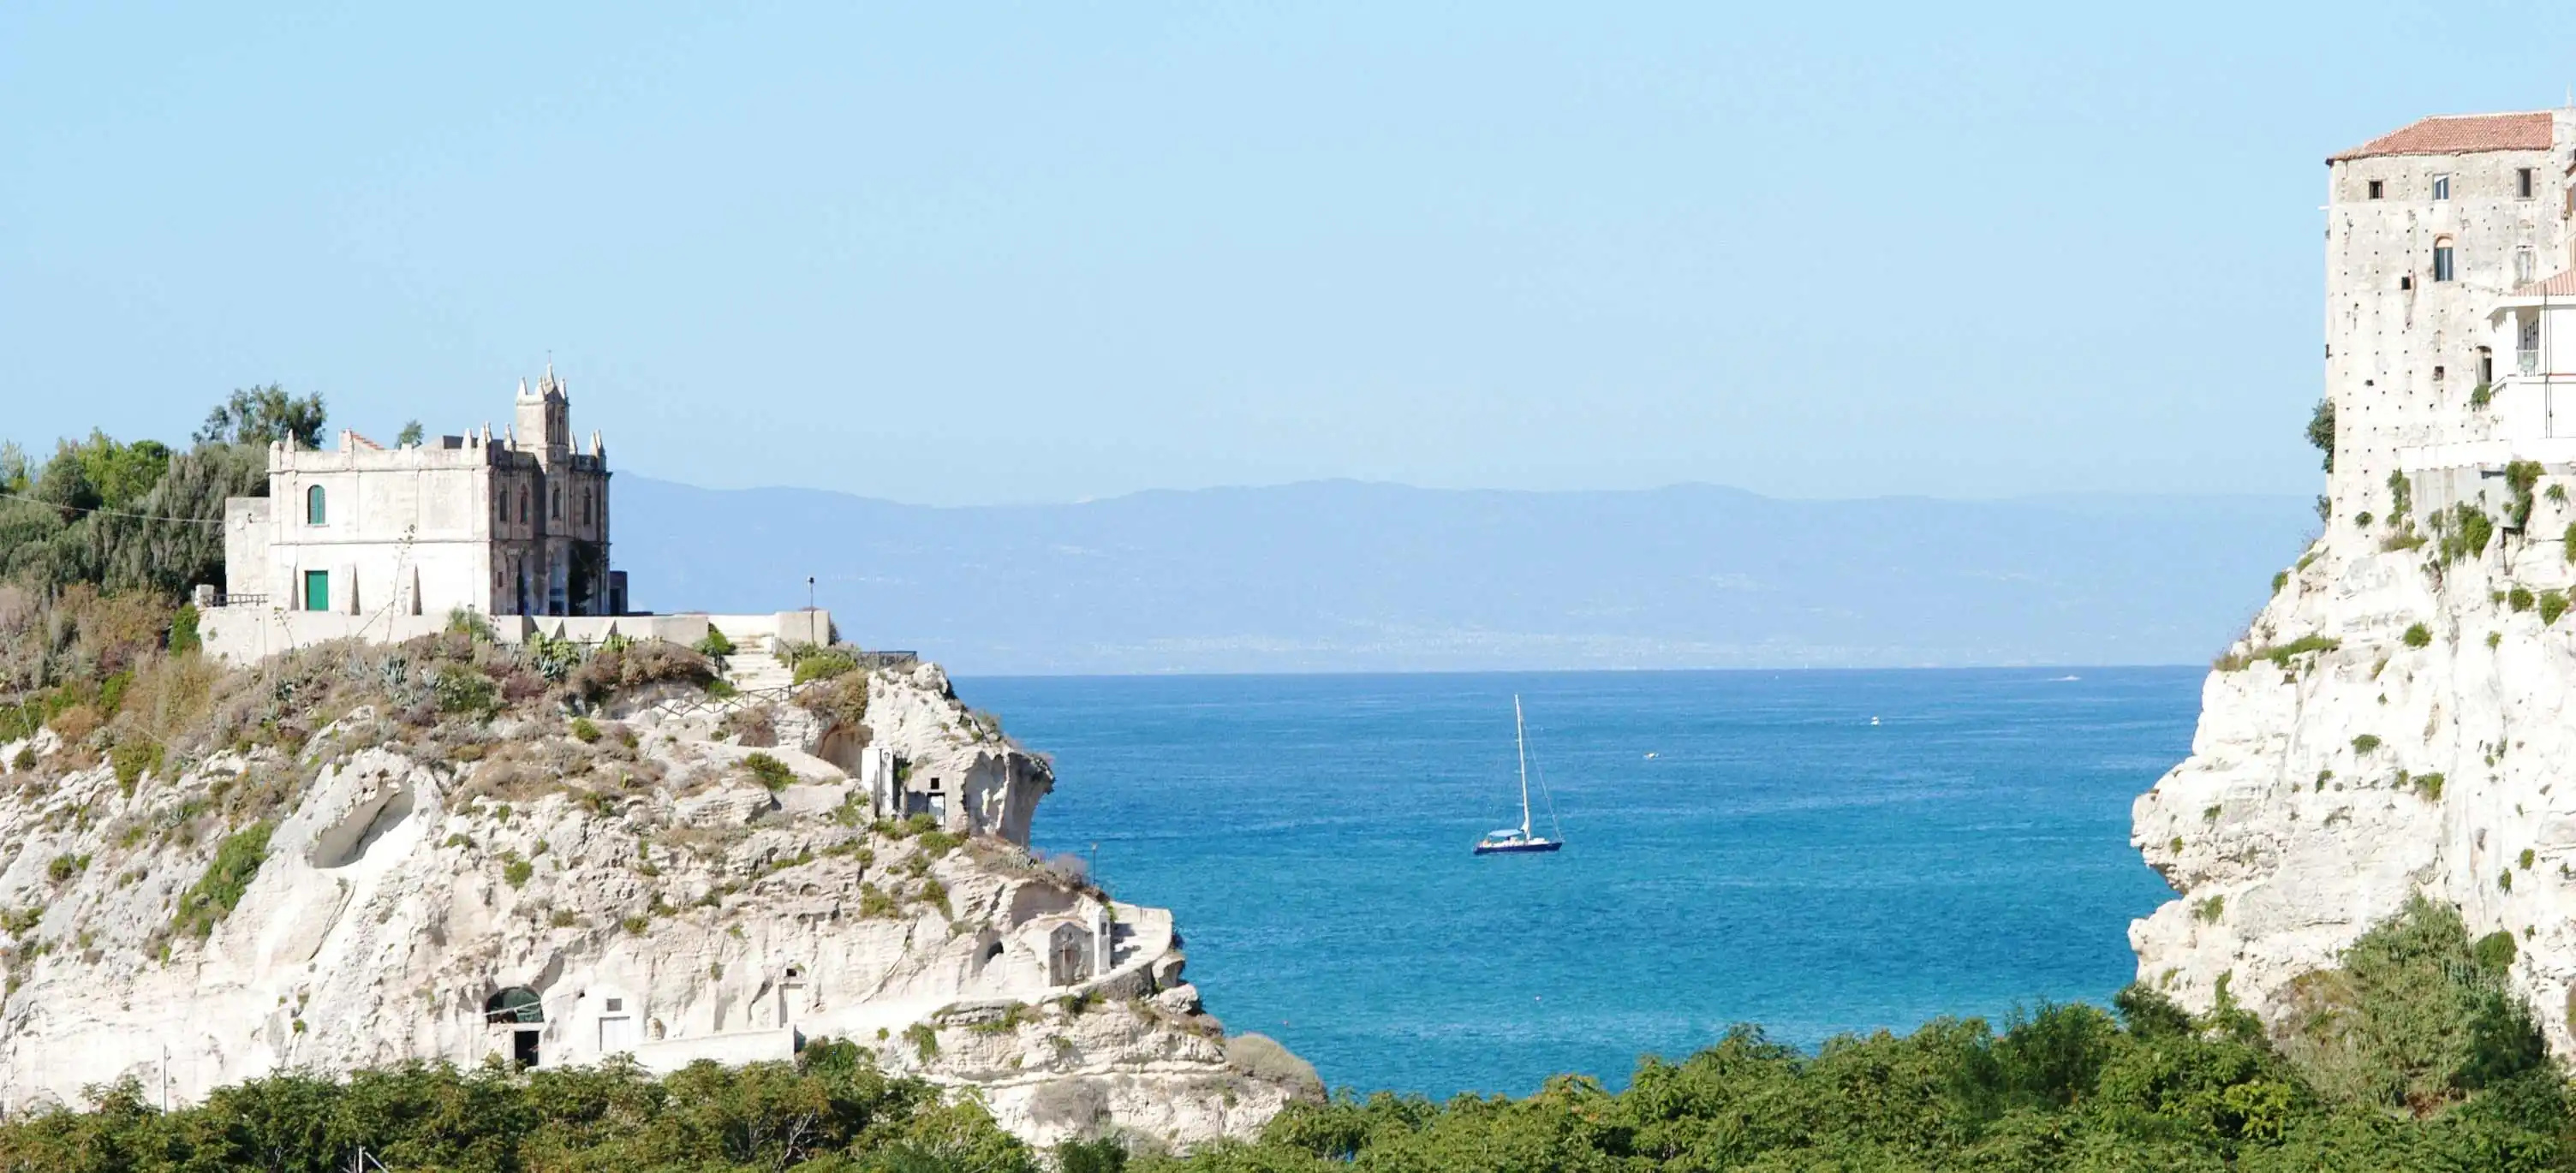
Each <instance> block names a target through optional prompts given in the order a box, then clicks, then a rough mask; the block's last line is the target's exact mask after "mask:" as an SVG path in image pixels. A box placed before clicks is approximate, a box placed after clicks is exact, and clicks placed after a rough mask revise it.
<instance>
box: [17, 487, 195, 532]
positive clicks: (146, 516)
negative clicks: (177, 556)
mask: <svg viewBox="0 0 2576 1173" xmlns="http://www.w3.org/2000/svg"><path fill="white" fill-rule="evenodd" d="M0 498H6V499H8V500H11V501H25V502H28V503H30V504H35V505H42V506H45V507H46V508H48V509H69V510H71V511H72V512H74V513H101V514H105V515H107V516H109V517H131V518H133V519H135V520H136V521H175V522H178V523H180V524H182V525H222V524H223V523H224V519H223V518H220V517H168V516H164V515H162V514H158V513H129V512H127V511H125V510H122V509H109V508H106V507H105V506H99V507H96V508H84V507H82V506H79V505H57V504H55V503H53V502H51V501H46V500H43V499H41V498H37V497H30V496H28V495H26V494H25V493H9V492H0Z"/></svg>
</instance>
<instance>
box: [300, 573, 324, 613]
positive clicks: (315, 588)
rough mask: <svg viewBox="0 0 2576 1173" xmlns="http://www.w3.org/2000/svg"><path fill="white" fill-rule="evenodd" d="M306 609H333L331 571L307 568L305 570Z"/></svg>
mask: <svg viewBox="0 0 2576 1173" xmlns="http://www.w3.org/2000/svg"><path fill="white" fill-rule="evenodd" d="M304 609H305V610H307V611H328V610H330V609H331V572H330V571H328V570H307V571H305V572H304Z"/></svg>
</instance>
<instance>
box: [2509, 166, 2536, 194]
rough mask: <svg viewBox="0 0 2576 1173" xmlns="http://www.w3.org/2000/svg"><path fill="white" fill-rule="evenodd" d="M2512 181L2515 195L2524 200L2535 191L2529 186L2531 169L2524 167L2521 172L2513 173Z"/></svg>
mask: <svg viewBox="0 0 2576 1173" xmlns="http://www.w3.org/2000/svg"><path fill="white" fill-rule="evenodd" d="M2513 181H2514V184H2515V189H2514V190H2515V194H2517V195H2519V196H2521V197H2522V198H2524V199H2526V200H2527V199H2530V198H2531V197H2532V195H2533V194H2534V192H2535V189H2534V188H2533V187H2532V184H2531V168H2529V167H2525V168H2523V169H2522V170H2520V171H2517V172H2515V173H2514V180H2513Z"/></svg>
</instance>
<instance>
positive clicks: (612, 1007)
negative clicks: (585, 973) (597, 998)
mask: <svg viewBox="0 0 2576 1173" xmlns="http://www.w3.org/2000/svg"><path fill="white" fill-rule="evenodd" d="M624 1009H626V999H624V998H611V999H609V1000H608V1012H609V1013H611V1014H615V1013H617V1012H618V1011H620V1010H624Z"/></svg>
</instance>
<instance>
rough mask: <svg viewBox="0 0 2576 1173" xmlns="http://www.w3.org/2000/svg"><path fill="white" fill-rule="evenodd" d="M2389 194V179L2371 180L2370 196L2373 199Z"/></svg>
mask: <svg viewBox="0 0 2576 1173" xmlns="http://www.w3.org/2000/svg"><path fill="white" fill-rule="evenodd" d="M2387 194H2388V183H2387V181H2385V180H2379V179H2374V180H2371V181H2370V198H2372V199H2374V200H2375V199H2378V198H2380V197H2381V196H2384V195H2387Z"/></svg>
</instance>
